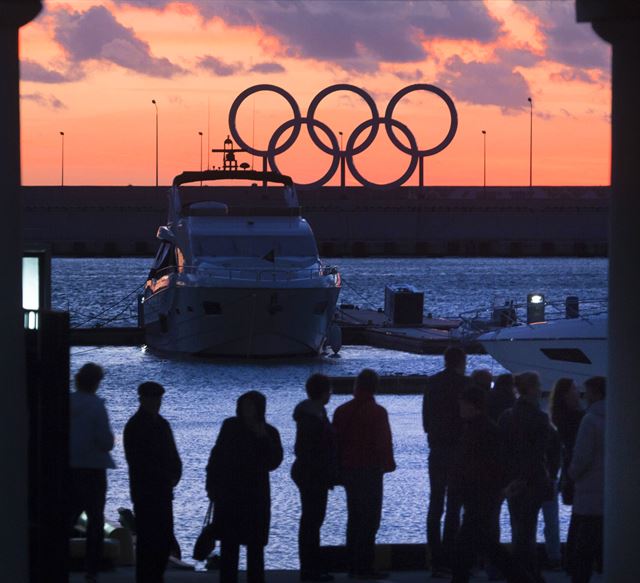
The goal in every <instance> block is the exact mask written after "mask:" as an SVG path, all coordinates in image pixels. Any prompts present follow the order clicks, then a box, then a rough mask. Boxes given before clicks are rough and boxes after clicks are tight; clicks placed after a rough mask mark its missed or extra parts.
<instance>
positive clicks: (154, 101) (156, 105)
mask: <svg viewBox="0 0 640 583" xmlns="http://www.w3.org/2000/svg"><path fill="white" fill-rule="evenodd" d="M151 103H153V105H154V106H155V108H156V186H158V104H157V103H156V100H155V99H152V100H151Z"/></svg>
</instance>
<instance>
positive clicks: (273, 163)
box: [267, 117, 340, 189]
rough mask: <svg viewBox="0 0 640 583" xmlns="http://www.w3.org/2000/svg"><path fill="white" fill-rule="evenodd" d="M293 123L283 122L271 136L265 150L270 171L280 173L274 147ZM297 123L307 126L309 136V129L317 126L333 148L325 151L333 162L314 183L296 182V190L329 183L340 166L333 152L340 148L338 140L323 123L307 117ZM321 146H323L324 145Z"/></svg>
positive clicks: (290, 121)
mask: <svg viewBox="0 0 640 583" xmlns="http://www.w3.org/2000/svg"><path fill="white" fill-rule="evenodd" d="M295 123H296V120H295V119H290V120H289V121H285V122H284V123H283V124H282V125H281V126H280V127H279V128H278V129H277V130H276V131H275V132H273V135H272V136H271V139H270V140H269V146H268V149H267V152H268V153H267V160H269V166H271V169H272V170H273V171H274V172H278V173H280V170H278V166H277V165H276V151H277V148H276V145H277V143H278V140H279V139H280V136H281V135H282V134H283V133H284V132H286V131H287V130H288V129H289V128H290V127H291V126H293V125H294V124H295ZM299 123H300V124H303V123H304V124H306V125H307V128H308V129H309V134H311V128H312V127H313V126H314V125H317V126H318V127H319V128H320V129H321V130H322V131H323V132H324V133H325V134H327V136H328V137H329V140H330V141H331V145H332V146H333V148H332V149H331V150H329V149H328V148H327V149H326V150H325V152H326V153H327V154H331V155H332V156H333V160H332V161H331V166H330V167H329V170H328V171H327V172H326V174H325V175H324V176H323V177H322V178H320V179H319V180H316V181H315V182H309V183H307V184H300V183H298V182H296V187H297V188H303V189H304V188H316V187H319V186H322V185H323V184H326V183H327V182H329V180H331V178H333V175H334V174H335V173H336V170H337V169H338V165H339V164H340V156H336V154H335V152H336V151H337V152H340V146H339V145H338V140H337V138H336V135H335V134H334V133H333V132H332V131H331V129H330V128H329V126H327V125H326V124H325V123H323V122H321V121H318V120H317V119H311V118H308V117H302V118H300V120H299ZM299 128H300V126H298V131H299ZM316 139H317V136H316ZM314 142H315V140H314ZM315 143H320V144H322V142H321V141H320V140H318V141H317V142H315ZM322 145H323V146H324V144H322ZM325 148H326V146H325ZM323 149H324V148H323Z"/></svg>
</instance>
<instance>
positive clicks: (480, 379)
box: [470, 368, 493, 393]
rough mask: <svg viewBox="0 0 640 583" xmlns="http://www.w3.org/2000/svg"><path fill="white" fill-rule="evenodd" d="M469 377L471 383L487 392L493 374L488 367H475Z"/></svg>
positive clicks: (489, 388)
mask: <svg viewBox="0 0 640 583" xmlns="http://www.w3.org/2000/svg"><path fill="white" fill-rule="evenodd" d="M470 378H471V382H472V383H473V384H475V385H477V386H479V387H480V388H481V389H484V390H485V391H486V392H487V393H488V392H489V391H490V390H491V385H492V384H493V375H492V374H491V371H490V370H489V369H488V368H477V369H476V370H474V371H473V372H472V373H471V375H470Z"/></svg>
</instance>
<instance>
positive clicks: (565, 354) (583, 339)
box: [458, 294, 608, 389]
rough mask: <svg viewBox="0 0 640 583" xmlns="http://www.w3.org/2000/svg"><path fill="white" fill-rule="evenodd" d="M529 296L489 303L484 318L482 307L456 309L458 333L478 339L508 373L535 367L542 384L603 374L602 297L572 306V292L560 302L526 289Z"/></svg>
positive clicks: (605, 347) (604, 329)
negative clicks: (527, 300)
mask: <svg viewBox="0 0 640 583" xmlns="http://www.w3.org/2000/svg"><path fill="white" fill-rule="evenodd" d="M530 299H531V300H533V304H529V303H527V304H523V305H515V304H514V303H513V302H506V303H505V304H504V305H503V306H499V307H497V306H496V305H494V306H492V307H491V308H489V310H490V311H489V317H485V318H483V317H481V313H482V312H484V311H485V310H476V311H471V312H467V313H466V314H461V318H462V321H463V325H462V326H461V329H460V332H459V333H458V336H459V338H460V339H461V340H462V341H463V342H464V341H469V340H473V341H478V342H480V343H481V344H482V346H483V347H484V349H485V350H486V351H487V353H489V354H490V355H491V356H492V357H493V358H494V359H495V360H497V361H498V362H499V363H500V364H501V365H502V366H503V367H504V368H506V369H507V370H509V371H511V372H513V373H519V372H524V371H535V372H537V373H538V374H539V375H540V380H541V382H542V386H543V388H545V389H551V388H552V387H553V384H554V383H555V381H556V380H557V379H558V378H560V377H571V378H573V379H575V380H576V382H578V384H581V383H582V382H584V381H585V380H586V379H588V378H589V377H592V376H597V375H601V376H606V374H607V352H608V342H607V322H608V319H607V308H606V304H607V300H606V299H598V300H591V301H585V302H582V303H581V304H580V305H578V299H577V298H576V297H572V298H567V300H565V301H564V302H561V303H560V302H557V303H556V302H546V301H545V300H544V296H542V295H541V294H530ZM530 309H531V310H532V312H531V314H529V313H528V312H529V310H530ZM536 316H537V317H536Z"/></svg>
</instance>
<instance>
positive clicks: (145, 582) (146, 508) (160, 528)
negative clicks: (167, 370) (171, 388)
mask: <svg viewBox="0 0 640 583" xmlns="http://www.w3.org/2000/svg"><path fill="white" fill-rule="evenodd" d="M163 394H164V388H163V386H162V385H160V384H158V383H154V382H146V383H142V384H141V385H140V386H139V387H138V397H139V401H140V407H139V408H138V411H137V412H136V413H135V414H134V415H133V416H132V417H131V419H129V421H127V424H126V425H125V427H124V453H125V456H126V458H127V463H128V464H129V486H130V489H131V500H132V501H133V512H134V514H135V518H136V532H137V540H136V581H137V583H161V582H162V581H163V576H164V571H165V568H166V566H167V562H168V560H169V553H170V550H171V544H172V541H173V489H174V488H175V487H176V485H177V484H178V482H179V481H180V477H181V475H182V462H181V461H180V456H179V455H178V450H177V448H176V443H175V440H174V438H173V432H172V431H171V426H170V425H169V422H168V421H167V420H166V419H165V418H164V417H162V416H161V415H160V407H161V406H162V395H163Z"/></svg>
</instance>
